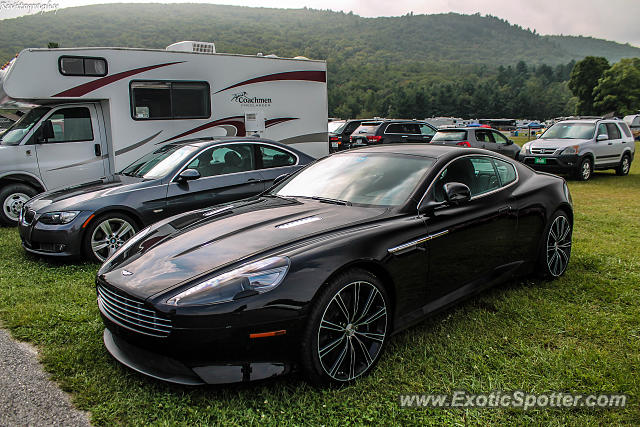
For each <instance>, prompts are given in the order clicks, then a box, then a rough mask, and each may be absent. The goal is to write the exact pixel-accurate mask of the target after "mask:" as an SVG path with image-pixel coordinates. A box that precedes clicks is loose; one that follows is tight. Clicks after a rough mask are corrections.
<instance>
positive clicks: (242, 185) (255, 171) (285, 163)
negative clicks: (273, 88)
mask: <svg viewBox="0 0 640 427" xmlns="http://www.w3.org/2000/svg"><path fill="white" fill-rule="evenodd" d="M311 161H313V158H311V157H309V156H307V155H306V154H304V153H302V152H300V151H298V150H295V149H293V148H291V147H288V146H285V145H282V144H279V143H277V142H274V141H270V140H266V139H259V138H251V137H250V138H218V139H213V138H200V139H192V140H185V141H180V142H176V143H173V144H168V145H165V146H162V147H160V148H158V149H157V150H156V151H154V152H152V153H149V154H147V155H146V156H143V157H141V158H140V159H138V160H136V161H135V162H133V163H132V164H131V165H130V166H128V167H127V168H125V169H124V170H123V171H122V172H120V173H118V174H116V175H115V176H114V177H113V179H110V180H108V181H106V182H103V181H97V182H92V183H87V184H85V185H79V186H75V187H71V188H65V189H61V190H54V191H49V192H46V193H42V194H40V195H38V196H36V197H34V198H33V199H31V200H30V201H29V202H27V203H26V204H25V205H24V207H23V208H22V212H21V214H20V220H19V222H18V227H19V230H20V237H21V238H22V245H23V247H24V248H25V249H26V250H27V251H29V252H32V253H36V254H39V255H46V256H79V255H84V256H86V257H87V258H90V259H93V260H95V261H100V262H103V261H104V260H105V259H107V258H108V257H109V255H111V254H113V253H114V252H115V251H116V249H118V248H119V247H120V246H121V245H122V244H123V243H124V242H126V241H127V240H128V239H130V238H131V237H132V236H133V235H134V234H135V233H136V231H138V230H140V229H141V228H143V227H145V226H147V225H149V224H152V223H153V222H155V221H158V220H160V219H163V218H167V217H170V216H172V215H176V214H178V213H183V212H187V211H190V210H193V209H199V208H203V207H207V206H212V205H216V204H219V203H225V202H228V201H232V200H238V199H243V198H246V197H250V196H254V195H256V194H260V193H262V192H263V191H264V190H266V189H267V188H269V187H270V186H271V184H272V182H273V180H274V179H275V178H276V177H278V176H280V175H283V174H289V173H292V172H295V171H296V170H298V169H300V168H302V166H304V165H306V164H308V163H310V162H311Z"/></svg>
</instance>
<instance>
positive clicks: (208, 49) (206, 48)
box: [166, 41, 216, 53]
mask: <svg viewBox="0 0 640 427" xmlns="http://www.w3.org/2000/svg"><path fill="white" fill-rule="evenodd" d="M166 50H172V51H175V52H195V53H216V45H215V44H213V43H207V42H194V41H184V42H178V43H174V44H171V45H169V46H167V49H166Z"/></svg>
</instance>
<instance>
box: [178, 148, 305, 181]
mask: <svg viewBox="0 0 640 427" xmlns="http://www.w3.org/2000/svg"><path fill="white" fill-rule="evenodd" d="M238 144H243V145H247V144H251V145H256V144H262V145H268V146H271V147H275V148H279V149H281V150H284V151H286V152H288V153H289V154H291V155H292V156H294V157H295V158H296V162H295V163H294V164H292V165H288V166H278V167H282V168H284V167H287V168H289V167H292V166H298V165H299V164H300V157H298V155H297V154H296V153H294V152H292V151H289V150H287V149H286V148H282V147H280V146H279V145H275V144H270V143H268V142H261V141H233V142H226V143H223V144H215V145H210V146H208V147H205V148H203V149H202V150H200V151H198V152H197V153H196V154H194V155H193V156H192V157H191V158H190V159H189V161H188V162H186V163H185V164H184V166H183V167H182V168H181V169H180V170H178V172H177V173H176V174H174V175H173V177H171V179H170V180H169V184H171V183H174V182H176V181H175V179H176V177H177V176H178V175H180V174H181V173H182V172H183V171H184V170H185V169H186V167H187V166H188V165H189V163H191V162H192V161H194V160H195V159H196V157H198V156H199V155H200V154H202V153H204V152H205V151H206V150H209V149H211V148H214V147H224V146H227V145H238ZM255 160H256V159H254V161H255ZM270 169H276V168H266V169H264V170H270ZM261 170H263V169H251V170H248V171H242V172H233V173H225V174H222V175H213V176H207V177H203V179H207V178H215V177H218V176H230V175H235V174H238V173H247V172H260V171H261Z"/></svg>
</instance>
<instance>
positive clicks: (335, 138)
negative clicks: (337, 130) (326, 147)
mask: <svg viewBox="0 0 640 427" xmlns="http://www.w3.org/2000/svg"><path fill="white" fill-rule="evenodd" d="M329 141H331V142H337V143H338V144H340V137H338V136H332V137H330V138H329Z"/></svg>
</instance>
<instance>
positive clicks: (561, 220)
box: [546, 214, 571, 277]
mask: <svg viewBox="0 0 640 427" xmlns="http://www.w3.org/2000/svg"><path fill="white" fill-rule="evenodd" d="M546 249H547V250H546V253H547V256H546V262H547V269H548V272H549V274H550V275H551V276H553V277H559V276H561V275H562V273H564V271H565V270H566V269H567V265H568V264H569V257H570V256H571V224H570V223H569V220H568V219H567V217H566V216H564V215H562V214H560V215H558V216H557V217H556V218H555V219H554V221H553V223H552V224H551V227H550V228H549V232H548V234H547V247H546Z"/></svg>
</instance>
